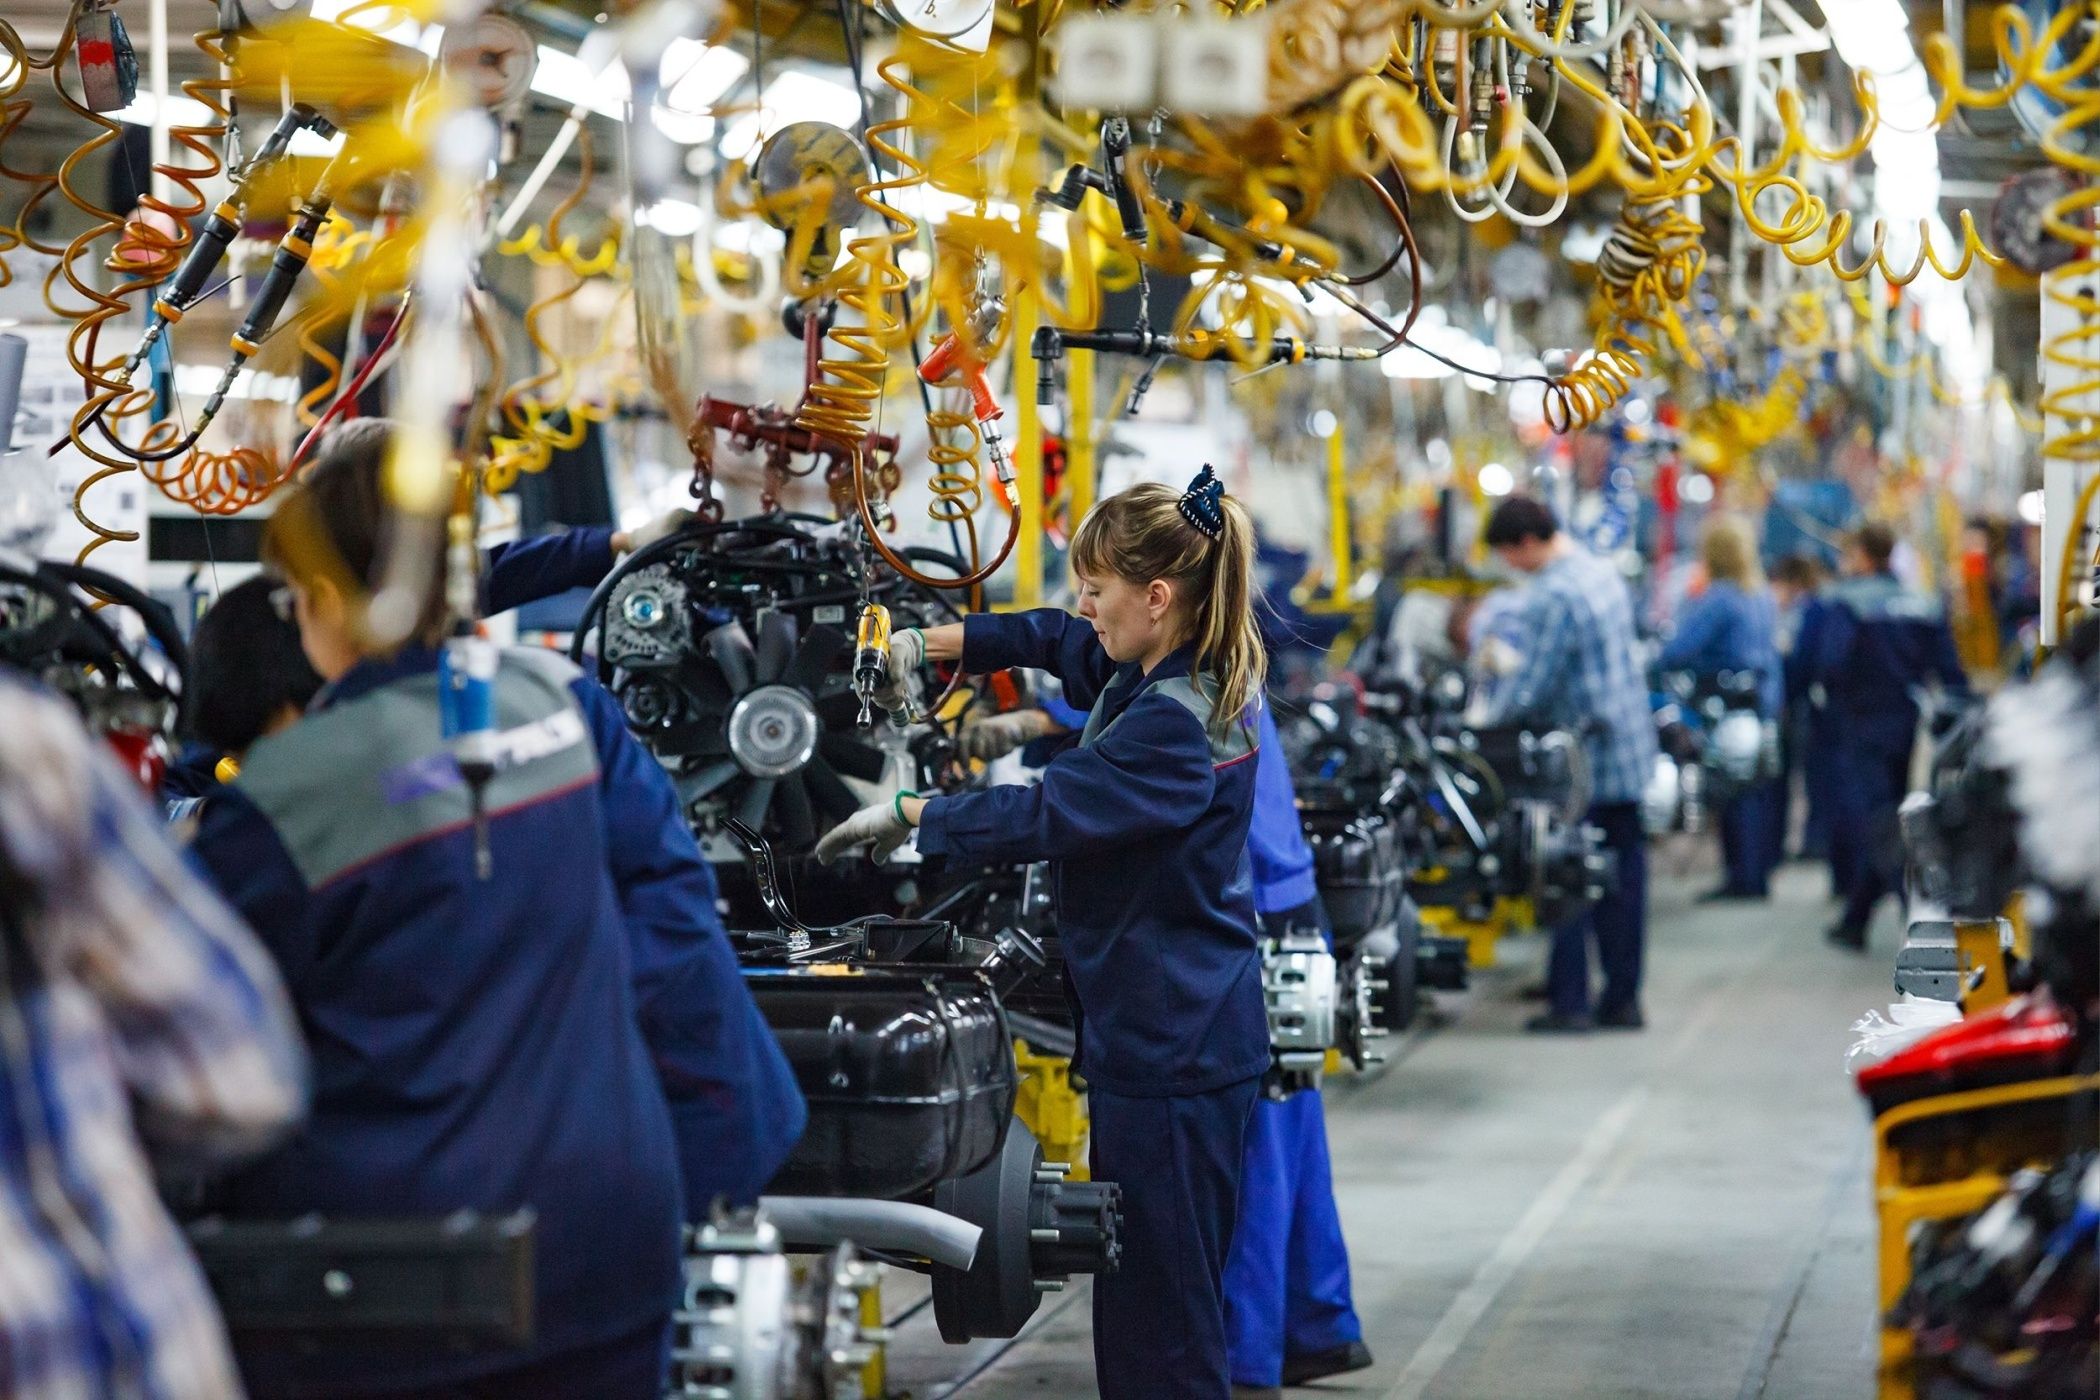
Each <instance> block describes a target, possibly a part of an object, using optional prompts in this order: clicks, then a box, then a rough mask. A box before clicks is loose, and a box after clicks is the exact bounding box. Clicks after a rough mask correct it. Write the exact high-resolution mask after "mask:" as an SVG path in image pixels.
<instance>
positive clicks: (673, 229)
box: [634, 199, 702, 238]
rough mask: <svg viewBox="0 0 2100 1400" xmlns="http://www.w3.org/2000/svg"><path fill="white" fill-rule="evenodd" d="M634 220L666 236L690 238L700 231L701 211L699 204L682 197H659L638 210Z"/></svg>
mask: <svg viewBox="0 0 2100 1400" xmlns="http://www.w3.org/2000/svg"><path fill="white" fill-rule="evenodd" d="M634 221H635V222H636V223H637V224H639V225H641V226H642V227H644V228H653V229H655V230H656V231H657V232H658V233H660V234H662V235H663V236H664V237H666V238H691V237H692V236H693V235H694V234H696V233H698V232H699V231H700V224H701V222H702V213H701V209H700V206H699V205H697V204H691V203H688V202H687V201H685V200H683V199H659V200H658V201H656V203H654V204H652V205H650V206H649V207H648V208H647V209H643V210H640V211H638V212H637V213H636V214H635V216H634Z"/></svg>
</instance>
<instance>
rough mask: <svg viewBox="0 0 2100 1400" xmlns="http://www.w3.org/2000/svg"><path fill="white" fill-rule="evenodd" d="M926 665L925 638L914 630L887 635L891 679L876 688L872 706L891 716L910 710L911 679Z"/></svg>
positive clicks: (908, 629)
mask: <svg viewBox="0 0 2100 1400" xmlns="http://www.w3.org/2000/svg"><path fill="white" fill-rule="evenodd" d="M925 664H926V636H925V634H924V633H922V632H921V631H919V629H918V628H916V627H906V628H904V629H902V630H901V631H896V632H892V633H890V677H889V679H888V680H887V681H884V682H883V683H882V684H881V685H880V686H878V687H876V689H875V703H876V704H878V705H880V706H882V708H883V709H885V710H888V711H889V712H890V713H891V714H893V715H901V714H904V713H906V712H907V711H908V710H909V709H910V708H911V706H910V704H909V703H908V699H909V697H910V695H911V678H912V676H913V675H915V674H917V672H918V669H919V668H920V667H921V666H924V665H925Z"/></svg>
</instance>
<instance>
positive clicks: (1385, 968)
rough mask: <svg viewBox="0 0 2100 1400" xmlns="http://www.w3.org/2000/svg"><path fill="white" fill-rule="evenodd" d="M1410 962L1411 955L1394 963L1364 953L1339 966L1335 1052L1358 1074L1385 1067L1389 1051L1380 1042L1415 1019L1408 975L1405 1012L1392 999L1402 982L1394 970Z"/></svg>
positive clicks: (1408, 964)
mask: <svg viewBox="0 0 2100 1400" xmlns="http://www.w3.org/2000/svg"><path fill="white" fill-rule="evenodd" d="M1411 963H1412V957H1411V956H1410V957H1409V958H1408V959H1407V960H1405V961H1395V960H1392V959H1388V958H1384V957H1380V956H1378V955H1376V954H1374V953H1371V952H1369V951H1363V952H1359V953H1357V954H1356V955H1355V956H1354V957H1352V958H1350V959H1348V960H1347V961H1346V962H1344V963H1343V964H1342V972H1341V993H1342V995H1341V1005H1340V1007H1339V1009H1338V1014H1337V1015H1336V1017H1335V1049H1337V1050H1339V1051H1341V1053H1342V1058H1343V1059H1345V1060H1347V1061H1348V1062H1349V1063H1350V1065H1351V1066H1353V1067H1354V1068H1356V1069H1357V1070H1359V1071H1361V1070H1367V1069H1375V1068H1377V1067H1378V1066H1379V1065H1382V1064H1384V1063H1385V1062H1386V1058H1387V1055H1388V1052H1387V1050H1386V1048H1385V1046H1384V1045H1383V1044H1381V1043H1380V1042H1382V1041H1383V1040H1384V1039H1385V1038H1386V1037H1387V1036H1389V1035H1391V1034H1392V1033H1393V1031H1394V1030H1397V1029H1400V1028H1402V1027H1405V1026H1406V1025H1407V1024H1408V1022H1410V1021H1412V1020H1413V1019H1414V1014H1415V1013H1414V1005H1413V997H1414V993H1413V988H1414V979H1413V977H1412V976H1411V975H1409V976H1406V978H1405V980H1406V984H1407V987H1408V997H1409V1002H1408V1005H1407V1007H1406V1009H1405V1010H1404V1011H1403V1010H1401V1009H1400V1006H1399V1003H1398V1002H1397V1001H1396V1000H1395V993H1397V992H1398V991H1399V990H1400V983H1401V981H1402V974H1400V973H1398V972H1396V969H1397V968H1402V967H1408V966H1410V964H1411Z"/></svg>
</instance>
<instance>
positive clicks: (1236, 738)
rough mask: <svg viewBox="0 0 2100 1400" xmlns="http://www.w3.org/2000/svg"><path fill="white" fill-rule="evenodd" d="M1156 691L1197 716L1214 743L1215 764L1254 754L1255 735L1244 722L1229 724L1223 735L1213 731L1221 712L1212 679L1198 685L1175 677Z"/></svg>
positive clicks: (1183, 678)
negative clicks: (1214, 723) (1214, 722)
mask: <svg viewBox="0 0 2100 1400" xmlns="http://www.w3.org/2000/svg"><path fill="white" fill-rule="evenodd" d="M1152 688H1153V689H1154V690H1156V691H1158V692H1159V693H1160V694H1162V695H1164V696H1166V697H1167V698H1169V699H1171V700H1173V701H1175V702H1176V703H1177V704H1179V705H1181V706H1182V708H1184V709H1186V710H1187V711H1188V712H1189V713H1190V714H1192V715H1194V716H1195V717H1196V723H1197V724H1199V725H1201V726H1202V727H1203V733H1204V737H1206V738H1207V739H1209V740H1210V761H1211V762H1212V763H1213V764H1226V763H1231V762H1233V761H1234V760H1236V759H1242V758H1245V757H1246V756H1247V755H1248V754H1250V753H1253V752H1254V749H1255V740H1254V736H1253V734H1252V733H1251V732H1250V727H1249V726H1248V724H1247V723H1246V721H1245V720H1244V719H1242V720H1241V721H1240V722H1239V723H1237V724H1231V725H1227V726H1226V728H1225V732H1224V733H1223V734H1219V733H1218V732H1217V731H1216V730H1214V729H1212V727H1211V721H1212V719H1213V718H1214V717H1215V716H1216V715H1217V712H1218V705H1217V687H1216V685H1215V684H1213V683H1212V682H1211V681H1210V680H1209V679H1208V678H1205V679H1204V680H1203V681H1202V682H1201V684H1198V682H1197V680H1196V678H1194V677H1192V676H1172V677H1169V678H1168V679H1166V680H1163V681H1161V682H1159V683H1158V684H1157V685H1155V686H1153V687H1152Z"/></svg>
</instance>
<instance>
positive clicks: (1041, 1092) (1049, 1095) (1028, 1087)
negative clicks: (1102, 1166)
mask: <svg viewBox="0 0 2100 1400" xmlns="http://www.w3.org/2000/svg"><path fill="white" fill-rule="evenodd" d="M1014 1063H1015V1064H1016V1065H1017V1066H1018V1067H1019V1068H1020V1071H1021V1092H1020V1095H1019V1097H1018V1098H1016V1099H1015V1101H1014V1116H1015V1117H1016V1118H1019V1119H1020V1120H1021V1121H1022V1122H1023V1123H1025V1124H1027V1125H1028V1131H1029V1132H1031V1133H1034V1134H1035V1140H1036V1141H1037V1142H1039V1143H1041V1144H1042V1145H1043V1160H1045V1161H1048V1162H1069V1163H1071V1164H1072V1171H1071V1179H1072V1180H1074V1181H1085V1180H1087V1179H1088V1178H1089V1177H1090V1175H1091V1173H1090V1172H1089V1171H1088V1170H1087V1160H1086V1139H1087V1113H1086V1094H1085V1092H1084V1091H1083V1090H1080V1089H1076V1088H1074V1087H1073V1086H1072V1062H1071V1060H1069V1059H1067V1058H1066V1057H1065V1056H1063V1055H1038V1054H1036V1053H1035V1051H1034V1050H1032V1049H1030V1048H1029V1045H1028V1042H1027V1041H1025V1040H1016V1041H1015V1042H1014Z"/></svg>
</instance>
